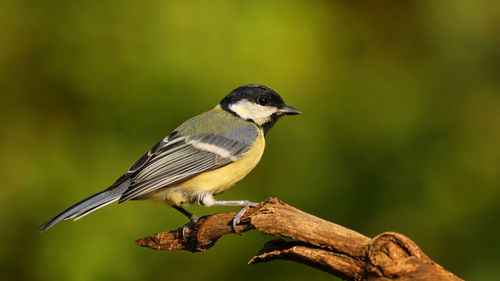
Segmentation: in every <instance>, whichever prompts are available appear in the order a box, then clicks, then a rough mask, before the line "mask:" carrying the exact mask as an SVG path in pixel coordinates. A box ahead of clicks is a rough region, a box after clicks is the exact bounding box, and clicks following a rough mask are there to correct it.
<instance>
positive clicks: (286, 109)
mask: <svg viewBox="0 0 500 281" xmlns="http://www.w3.org/2000/svg"><path fill="white" fill-rule="evenodd" d="M220 106H221V107H222V108H223V109H224V110H226V111H228V112H230V113H231V114H234V115H236V116H237V117H240V118H242V119H245V120H247V121H251V122H254V123H255V124H256V125H257V126H259V127H261V128H262V129H264V132H267V131H268V130H269V129H270V128H271V127H272V126H273V125H274V123H276V121H278V119H279V118H280V117H282V116H284V115H297V114H300V113H301V112H300V111H298V110H297V109H295V108H293V107H291V106H288V105H286V104H285V102H284V101H283V99H282V98H281V97H280V96H279V95H278V93H276V92H275V91H274V90H272V89H270V88H268V87H266V86H262V85H257V84H251V85H245V86H241V87H239V88H236V89H234V90H233V91H232V92H231V93H229V94H228V95H227V96H226V97H225V98H224V99H222V101H221V102H220Z"/></svg>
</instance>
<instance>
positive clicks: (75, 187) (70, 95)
mask: <svg viewBox="0 0 500 281" xmlns="http://www.w3.org/2000/svg"><path fill="white" fill-rule="evenodd" d="M0 3H1V4H0V95H1V96H0V178H1V179H2V184H1V186H2V187H1V189H0V205H1V208H2V209H1V210H2V211H1V212H0V223H1V225H2V231H1V234H0V241H1V242H0V247H1V250H0V261H1V263H0V267H1V270H2V276H3V277H2V278H5V280H51V281H57V280H81V281H85V280H159V279H160V280H200V279H202V278H203V279H204V280H242V281H243V280H255V279H258V280H306V279H305V278H311V279H312V280H318V279H326V278H330V277H329V276H328V275H327V274H326V273H323V272H320V271H318V270H315V269H312V268H310V267H307V266H304V265H298V264H294V263H291V262H284V261H283V262H280V261H276V262H272V263H269V264H261V265H256V266H247V265H246V262H247V261H248V259H249V258H250V257H251V256H252V255H253V254H255V253H256V252H257V251H258V249H259V248H260V246H261V245H263V244H264V243H265V242H266V241H268V240H269V239H270V237H268V236H264V235H261V234H259V233H258V232H256V231H254V232H249V233H245V234H244V235H243V237H238V236H236V235H233V236H227V237H224V238H222V239H221V240H220V241H219V242H218V244H217V246H216V247H214V248H213V249H211V250H210V251H208V252H205V253H200V254H191V253H188V252H167V251H163V252H156V251H153V250H149V249H146V248H140V247H138V246H136V245H135V244H134V240H135V239H136V238H139V237H142V236H145V235H149V234H152V233H155V232H159V231H164V230H169V229H174V228H176V227H178V226H181V225H182V224H183V223H185V222H186V220H185V218H184V217H183V216H182V215H181V214H180V213H178V212H177V211H175V210H173V209H170V208H167V207H165V206H162V205H161V204H154V203H151V202H127V203H126V204H122V205H116V204H114V205H110V206H108V207H106V208H103V209H101V210H99V211H98V212H96V213H94V214H92V215H89V216H88V217H85V218H84V219H82V220H80V221H78V222H77V223H71V222H63V223H60V224H58V225H56V226H55V227H54V228H53V229H50V230H49V231H47V232H45V233H43V234H40V233H37V232H35V228H36V227H37V226H38V225H40V224H41V223H42V222H44V221H45V220H46V219H48V218H50V217H51V216H53V215H55V214H56V213H57V212H59V211H61V210H62V209H64V208H66V207H68V206H69V205H70V204H73V203H75V202H76V201H78V200H80V199H82V198H84V197H86V196H88V195H91V194H93V193H95V192H97V191H100V190H101V189H103V188H106V187H107V186H108V185H109V184H111V183H112V182H113V181H114V180H115V179H116V178H117V177H119V176H120V175H121V173H123V172H124V171H125V170H126V169H127V168H128V167H129V166H130V165H131V164H132V163H133V162H134V161H135V160H136V159H137V158H138V157H139V156H140V155H142V153H144V152H145V151H146V150H148V149H149V148H150V147H151V146H152V145H153V144H154V143H156V142H157V141H158V140H159V139H161V138H163V137H164V136H165V135H166V134H168V133H169V132H170V131H171V130H172V129H174V128H175V127H176V126H177V125H179V124H180V123H181V122H182V121H184V120H186V119H187V118H189V117H191V116H194V115H196V114H199V113H201V112H203V111H206V110H208V109H211V108H212V107H213V106H215V104H216V103H217V102H219V100H220V99H222V97H223V96H224V95H226V94H227V93H228V92H229V91H231V90H232V89H234V88H236V87H237V86H240V85H243V84H248V83H261V84H264V85H267V86H269V87H271V88H273V89H275V90H276V91H277V92H278V93H280V94H281V95H282V97H283V98H284V99H285V101H286V102H287V103H289V104H290V105H292V106H295V107H297V108H299V109H300V110H302V112H303V115H301V116H298V117H287V118H284V119H283V120H281V121H280V122H278V124H277V125H276V126H275V128H273V130H271V131H270V133H269V134H268V135H267V150H266V153H265V154H264V157H263V159H262V161H261V163H260V165H259V166H258V167H257V168H256V169H255V170H254V171H253V172H252V173H251V174H250V175H249V176H248V177H247V178H246V179H245V180H244V181H242V182H241V183H240V184H238V185H237V186H236V187H234V188H233V189H231V190H229V191H228V192H226V193H225V194H223V195H221V196H219V197H218V198H219V199H249V200H252V201H260V200H263V199H265V198H267V197H269V196H277V197H279V198H281V199H282V200H284V201H286V202H288V203H290V204H292V205H294V206H296V207H298V208H300V209H302V210H304V211H307V212H310V213H312V214H315V215H317V216H320V217H322V218H325V219H328V220H331V221H334V222H337V223H339V224H342V225H344V226H346V227H349V228H352V229H354V230H357V231H359V232H361V233H363V234H365V235H368V236H375V235H377V234H379V233H382V232H384V231H389V230H391V231H398V232H401V233H403V234H405V235H407V236H409V237H411V238H412V239H414V240H415V242H416V243H417V244H418V245H419V246H420V247H421V248H422V249H423V250H424V251H425V252H426V253H427V254H428V255H429V256H430V257H431V258H433V259H434V260H435V261H436V262H438V263H439V264H441V265H443V266H444V267H445V268H447V269H449V270H450V271H452V272H454V273H456V274H457V275H459V276H460V277H462V278H465V279H469V280H498V279H499V278H500V268H499V267H498V265H499V264H500V256H499V254H498V253H499V252H500V235H499V234H498V233H499V231H500V223H499V221H500V217H499V214H500V204H499V199H500V172H499V171H500V129H499V124H500V112H499V111H500V79H499V78H500V51H499V50H500V21H499V17H498V11H499V10H500V5H499V2H498V1H494V0H485V1H466V0H444V1H433V0H426V1H356V2H352V1H168V2H167V1H155V0H147V1H136V2H131V1H129V2H123V1H19V0H2V1H1V2H0ZM189 210H191V211H193V212H195V213H196V214H198V215H203V214H209V213H214V212H220V211H230V210H236V208H228V207H226V208H211V209H207V208H204V207H199V206H193V207H191V208H189Z"/></svg>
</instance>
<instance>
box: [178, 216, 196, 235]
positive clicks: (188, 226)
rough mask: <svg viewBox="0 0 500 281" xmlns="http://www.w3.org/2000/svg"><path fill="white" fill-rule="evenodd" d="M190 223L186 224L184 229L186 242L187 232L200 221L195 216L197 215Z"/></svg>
mask: <svg viewBox="0 0 500 281" xmlns="http://www.w3.org/2000/svg"><path fill="white" fill-rule="evenodd" d="M189 220H190V221H189V222H188V223H186V224H185V225H184V226H183V227H182V239H184V240H186V233H187V231H188V230H189V229H190V228H191V227H193V226H194V225H195V224H196V222H197V221H198V217H197V216H195V215H192V216H191V217H190V218H189Z"/></svg>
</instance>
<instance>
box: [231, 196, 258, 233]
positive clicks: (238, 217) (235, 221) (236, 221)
mask: <svg viewBox="0 0 500 281" xmlns="http://www.w3.org/2000/svg"><path fill="white" fill-rule="evenodd" d="M257 205H258V203H253V202H250V201H248V202H247V203H246V204H245V205H243V206H242V207H241V210H240V211H239V212H238V213H237V214H236V215H235V216H234V218H233V231H234V233H236V234H238V235H241V233H240V232H239V231H238V230H237V229H236V225H238V224H239V223H240V220H241V218H242V217H243V215H244V214H245V212H246V210H247V209H248V208H249V207H253V206H257Z"/></svg>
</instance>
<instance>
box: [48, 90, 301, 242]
mask: <svg viewBox="0 0 500 281" xmlns="http://www.w3.org/2000/svg"><path fill="white" fill-rule="evenodd" d="M297 114H301V112H300V111H299V110H297V109H295V108H293V107H291V106H288V105H286V104H285V102H284V101H283V99H282V98H281V97H280V95H279V94H278V93H276V92H275V91H274V90H272V89H270V88H268V87H266V86H263V85H259V84H250V85H245V86H241V87H238V88H236V89H234V90H233V91H231V92H230V93H229V94H228V95H226V96H225V97H224V98H223V99H222V100H221V101H220V102H219V103H218V104H217V105H216V106H215V108H213V109H212V110H209V111H207V112H205V113H202V114H200V115H198V116H195V117H193V118H191V119H188V120H187V121H185V122H184V123H182V124H181V125H180V126H179V127H177V128H176V129H175V130H173V131H172V133H170V134H169V135H167V136H166V137H165V138H163V139H162V140H160V141H159V142H158V143H156V144H155V145H154V146H153V147H152V148H151V149H150V150H149V151H148V152H147V153H146V154H144V155H143V156H142V157H140V158H139V159H138V160H137V161H136V162H135V163H134V164H133V165H132V166H131V167H130V168H129V169H128V170H127V171H126V172H125V173H124V174H123V175H122V176H121V177H119V178H118V179H117V180H116V181H115V182H114V183H113V184H112V185H111V186H110V187H108V188H107V189H105V190H103V191H101V192H98V193H96V194H94V195H92V196H90V197H88V198H86V199H83V200H81V201H79V202H78V203H76V204H74V205H72V206H71V207H69V208H67V209H66V210H64V211H62V212H61V213H59V214H58V215H56V216H55V217H53V218H51V219H50V220H48V221H47V222H45V223H44V224H42V225H41V226H40V227H39V228H38V230H39V231H41V232H43V231H45V230H47V229H49V228H50V227H52V226H53V225H54V224H56V223H58V222H60V221H61V220H68V219H73V220H74V221H76V220H78V219H80V218H82V217H83V216H85V215H88V214H90V213H92V212H94V211H96V210H97V209H100V208H102V207H104V206H106V205H108V204H111V203H113V202H116V201H118V203H123V202H125V201H128V200H143V199H152V200H158V201H161V202H164V203H166V204H167V205H169V206H171V207H173V208H175V209H177V210H178V211H180V212H181V213H182V214H184V215H185V216H187V217H188V219H189V222H188V223H186V224H185V225H184V226H183V229H182V234H183V236H184V235H185V234H186V232H187V231H188V229H189V228H190V227H191V226H193V225H194V224H195V223H196V222H197V220H198V217H197V216H196V215H194V214H192V213H190V212H189V211H187V210H186V209H184V208H183V207H182V206H183V205H189V204H192V203H196V202H198V204H200V205H202V206H206V207H210V206H240V207H241V209H240V211H239V212H238V213H237V214H236V215H235V217H234V218H233V220H232V227H233V230H234V231H235V232H237V231H236V225H237V224H238V223H239V222H240V219H241V217H242V216H243V215H244V213H245V211H246V210H247V209H248V208H249V207H251V206H255V205H257V203H254V202H251V201H249V200H233V201H219V200H215V199H214V197H213V196H214V195H218V194H220V193H222V192H224V191H226V190H227V189H228V188H230V187H232V186H233V185H235V184H236V183H238V182H239V181H241V180H242V179H243V178H244V177H245V176H247V175H248V173H250V171H252V170H253V169H254V168H255V166H256V165H257V164H258V163H259V161H260V159H261V157H262V155H263V153H264V148H265V138H264V137H265V135H266V133H267V132H268V131H269V129H271V127H273V125H274V124H275V123H276V121H278V119H280V118H281V117H283V116H285V115H297Z"/></svg>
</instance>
